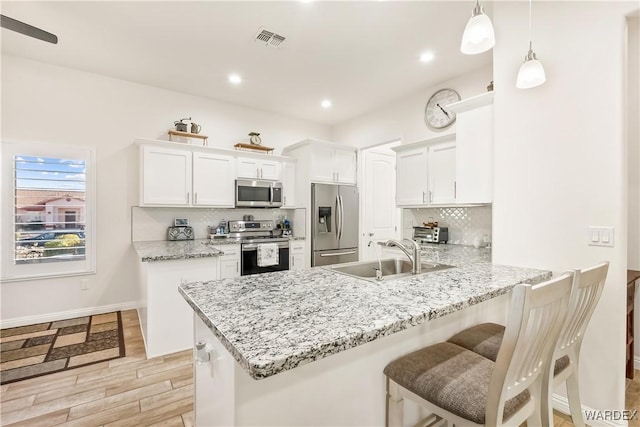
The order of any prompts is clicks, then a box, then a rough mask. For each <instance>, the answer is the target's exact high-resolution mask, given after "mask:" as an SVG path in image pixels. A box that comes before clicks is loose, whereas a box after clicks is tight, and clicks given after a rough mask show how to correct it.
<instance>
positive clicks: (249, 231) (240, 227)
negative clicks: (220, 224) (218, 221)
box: [209, 220, 290, 243]
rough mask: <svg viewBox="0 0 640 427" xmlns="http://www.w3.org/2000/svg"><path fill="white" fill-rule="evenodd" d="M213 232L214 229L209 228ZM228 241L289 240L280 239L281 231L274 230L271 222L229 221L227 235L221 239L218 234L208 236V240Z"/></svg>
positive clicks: (259, 241) (262, 241) (285, 238)
mask: <svg viewBox="0 0 640 427" xmlns="http://www.w3.org/2000/svg"><path fill="white" fill-rule="evenodd" d="M209 229H210V230H215V227H213V228H212V227H209ZM221 238H225V239H230V240H237V241H238V242H239V243H265V242H267V241H268V242H286V241H289V240H290V239H289V238H288V237H282V230H279V229H276V226H275V223H274V222H273V221H271V220H259V221H229V233H228V234H226V235H224V237H221V236H220V235H219V234H209V239H211V240H214V239H221Z"/></svg>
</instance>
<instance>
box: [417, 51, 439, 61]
mask: <svg viewBox="0 0 640 427" xmlns="http://www.w3.org/2000/svg"><path fill="white" fill-rule="evenodd" d="M435 57H436V56H435V55H434V54H433V52H430V51H429V52H423V53H422V54H421V55H420V62H431V61H433V59H434V58H435Z"/></svg>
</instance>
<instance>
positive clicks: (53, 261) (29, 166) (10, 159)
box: [1, 142, 95, 280]
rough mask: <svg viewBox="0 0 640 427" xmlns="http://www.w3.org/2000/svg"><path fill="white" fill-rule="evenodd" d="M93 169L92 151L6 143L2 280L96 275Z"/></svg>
mask: <svg viewBox="0 0 640 427" xmlns="http://www.w3.org/2000/svg"><path fill="white" fill-rule="evenodd" d="M93 169H94V161H93V151H92V150H90V149H85V148H79V147H78V148H75V147H68V146H56V145H49V144H47V145H44V144H22V143H21V144H16V143H4V142H3V143H2V206H3V208H2V232H3V234H2V249H3V250H2V260H1V262H2V280H21V279H27V278H46V277H54V276H60V275H73V274H86V273H91V272H94V271H95V267H94V259H95V251H94V249H93V248H94V244H93V240H94V239H93V236H94V235H95V233H94V225H93V224H94V221H93V215H94V209H93V198H94V196H93V188H94V185H93V176H95V174H94V171H93ZM7 230H11V233H6V231H7Z"/></svg>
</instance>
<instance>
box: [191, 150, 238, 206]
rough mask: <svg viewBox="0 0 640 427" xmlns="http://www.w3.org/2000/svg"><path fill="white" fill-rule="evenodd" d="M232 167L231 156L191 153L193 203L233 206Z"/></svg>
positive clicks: (197, 204)
mask: <svg viewBox="0 0 640 427" xmlns="http://www.w3.org/2000/svg"><path fill="white" fill-rule="evenodd" d="M234 169H235V168H234V161H233V157H231V156H224V155H219V154H209V153H193V204H194V205H196V206H216V207H233V206H234V202H235V200H234V195H235V192H234V177H235V174H234Z"/></svg>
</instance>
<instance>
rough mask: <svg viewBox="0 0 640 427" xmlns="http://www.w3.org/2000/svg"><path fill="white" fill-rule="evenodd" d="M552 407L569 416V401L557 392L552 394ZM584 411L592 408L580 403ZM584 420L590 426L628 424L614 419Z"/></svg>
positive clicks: (601, 426)
mask: <svg viewBox="0 0 640 427" xmlns="http://www.w3.org/2000/svg"><path fill="white" fill-rule="evenodd" d="M552 404H553V409H555V410H556V411H558V412H562V413H563V414H566V415H569V416H571V410H570V409H569V401H568V400H567V398H566V397H565V396H561V395H559V394H555V393H554V395H553V398H552ZM585 411H587V412H588V411H594V409H592V408H589V407H588V406H584V405H582V412H583V413H584V412H585ZM585 422H586V423H587V424H588V425H589V426H592V427H626V426H628V425H629V424H628V423H627V422H626V421H624V420H620V421H614V420H586V419H585Z"/></svg>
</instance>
